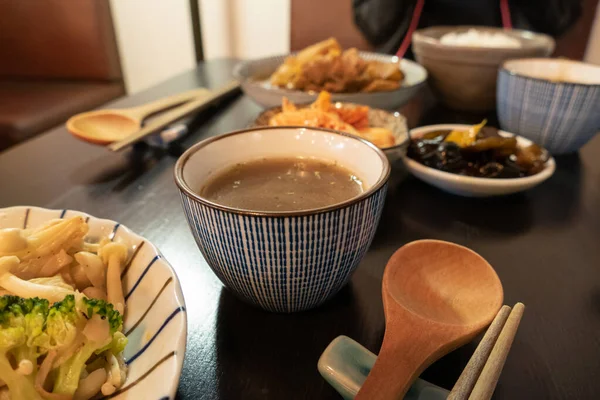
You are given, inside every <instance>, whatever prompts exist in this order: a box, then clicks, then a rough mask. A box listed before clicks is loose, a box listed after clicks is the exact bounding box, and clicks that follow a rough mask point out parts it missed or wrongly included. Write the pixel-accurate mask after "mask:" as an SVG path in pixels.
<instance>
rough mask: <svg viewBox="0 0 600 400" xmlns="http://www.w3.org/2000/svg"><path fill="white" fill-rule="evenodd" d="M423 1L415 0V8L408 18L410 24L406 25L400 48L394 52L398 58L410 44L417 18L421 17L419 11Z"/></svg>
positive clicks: (417, 23) (417, 21)
mask: <svg viewBox="0 0 600 400" xmlns="http://www.w3.org/2000/svg"><path fill="white" fill-rule="evenodd" d="M424 3H425V0H417V4H415V9H414V11H413V15H412V19H411V20H410V25H409V26H408V31H407V32H406V36H404V40H403V41H402V44H401V45H400V48H399V49H398V51H397V52H396V56H398V58H402V57H404V54H405V53H406V50H408V46H410V42H411V40H412V34H413V32H414V31H415V30H416V29H417V26H418V25H419V19H420V18H421V11H423V4H424Z"/></svg>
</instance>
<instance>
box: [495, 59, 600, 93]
mask: <svg viewBox="0 0 600 400" xmlns="http://www.w3.org/2000/svg"><path fill="white" fill-rule="evenodd" d="M521 61H548V62H557V61H558V62H564V63H569V64H583V65H589V66H591V67H596V68H598V72H599V74H600V66H598V65H594V64H590V63H585V62H581V61H575V60H561V59H557V58H548V57H539V58H516V59H512V60H506V61H504V62H503V63H502V65H501V66H500V70H499V73H505V74H508V75H511V76H518V77H519V78H523V79H530V80H532V81H536V82H544V83H550V84H554V85H565V86H585V87H600V83H584V82H569V81H553V80H550V79H546V78H537V77H534V76H529V75H525V74H522V73H519V72H516V71H513V70H511V69H510V66H509V64H511V63H514V62H521Z"/></svg>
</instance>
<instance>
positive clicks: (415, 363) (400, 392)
mask: <svg viewBox="0 0 600 400" xmlns="http://www.w3.org/2000/svg"><path fill="white" fill-rule="evenodd" d="M386 317H387V316H386ZM394 320H395V321H400V322H393V321H394ZM411 322H412V321H411V319H410V318H406V319H397V318H391V319H390V320H388V322H387V323H386V324H387V326H386V336H385V337H384V339H383V344H382V345H381V350H380V352H379V355H378V356H377V360H376V361H375V365H373V368H372V369H371V372H370V373H369V375H368V376H367V379H366V380H365V382H364V383H363V385H362V387H361V389H360V391H359V392H358V394H357V395H356V397H355V400H396V399H401V398H403V397H404V395H405V394H406V391H407V390H408V388H409V387H410V385H411V383H412V382H413V381H414V380H415V379H416V378H417V377H418V376H419V374H420V373H421V372H423V370H424V369H425V368H426V367H427V365H429V364H430V363H431V362H432V361H433V360H434V359H435V357H433V356H432V355H434V354H435V353H436V348H435V347H437V345H436V343H437V340H436V339H435V337H433V336H432V335H431V331H429V332H428V331H421V332H419V333H418V334H417V335H415V329H414V327H413V326H411V325H412V323H411ZM392 324H396V326H395V327H391V326H390V325H392ZM387 332H393V334H391V335H387ZM416 336H419V338H418V339H417V338H416Z"/></svg>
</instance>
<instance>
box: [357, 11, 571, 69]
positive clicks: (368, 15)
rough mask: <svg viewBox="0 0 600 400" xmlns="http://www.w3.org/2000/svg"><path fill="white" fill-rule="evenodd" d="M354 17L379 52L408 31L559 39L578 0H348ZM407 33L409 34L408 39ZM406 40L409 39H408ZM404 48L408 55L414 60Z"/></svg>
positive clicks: (388, 49) (394, 47) (392, 47)
mask: <svg viewBox="0 0 600 400" xmlns="http://www.w3.org/2000/svg"><path fill="white" fill-rule="evenodd" d="M352 5H353V10H354V21H355V23H356V25H357V26H358V28H359V29H360V30H361V32H362V33H363V35H364V36H365V38H366V39H367V40H368V41H369V42H370V43H371V45H373V46H374V47H375V48H376V49H377V51H379V52H382V53H389V54H394V53H396V52H397V51H398V49H399V48H400V47H401V45H403V42H404V39H405V37H406V36H407V33H408V34H409V36H410V35H411V34H412V31H411V30H410V29H409V28H410V27H411V23H412V25H414V28H426V27H429V26H438V25H479V26H498V27H501V26H504V27H506V28H510V27H514V28H515V29H527V30H531V31H535V32H541V33H546V34H548V35H550V36H553V37H558V36H560V35H561V34H562V33H564V32H565V31H566V30H567V29H568V28H569V27H571V26H572V25H573V23H574V22H575V21H576V20H577V18H579V16H580V14H581V0H510V1H509V0H427V1H425V0H352ZM409 40H410V37H409V38H408V41H409ZM406 44H408V43H406ZM405 47H407V49H406V50H408V52H407V53H406V56H407V57H409V58H412V54H411V53H410V49H409V48H408V47H409V46H405Z"/></svg>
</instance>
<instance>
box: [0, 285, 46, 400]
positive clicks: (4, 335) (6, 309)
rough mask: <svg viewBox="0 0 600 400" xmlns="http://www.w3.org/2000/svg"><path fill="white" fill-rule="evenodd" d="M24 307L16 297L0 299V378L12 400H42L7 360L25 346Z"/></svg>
mask: <svg viewBox="0 0 600 400" xmlns="http://www.w3.org/2000/svg"><path fill="white" fill-rule="evenodd" d="M24 307H25V306H24V303H23V302H22V301H21V299H20V298H18V297H15V296H3V297H0V376H1V377H2V380H3V381H4V382H5V383H6V385H7V386H8V390H9V391H10V395H11V398H12V400H25V399H33V400H42V398H41V397H40V395H39V394H38V392H37V391H36V390H35V387H34V386H33V383H32V382H31V381H30V380H29V379H28V377H26V376H24V375H22V374H20V373H18V372H17V371H15V370H14V369H13V367H12V365H11V363H10V361H9V358H8V354H9V352H11V351H15V350H17V349H18V348H20V347H22V346H26V345H27V327H26V325H27V323H26V322H25V321H26V316H25V314H24V313H23V309H24ZM34 362H36V363H37V360H34Z"/></svg>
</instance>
